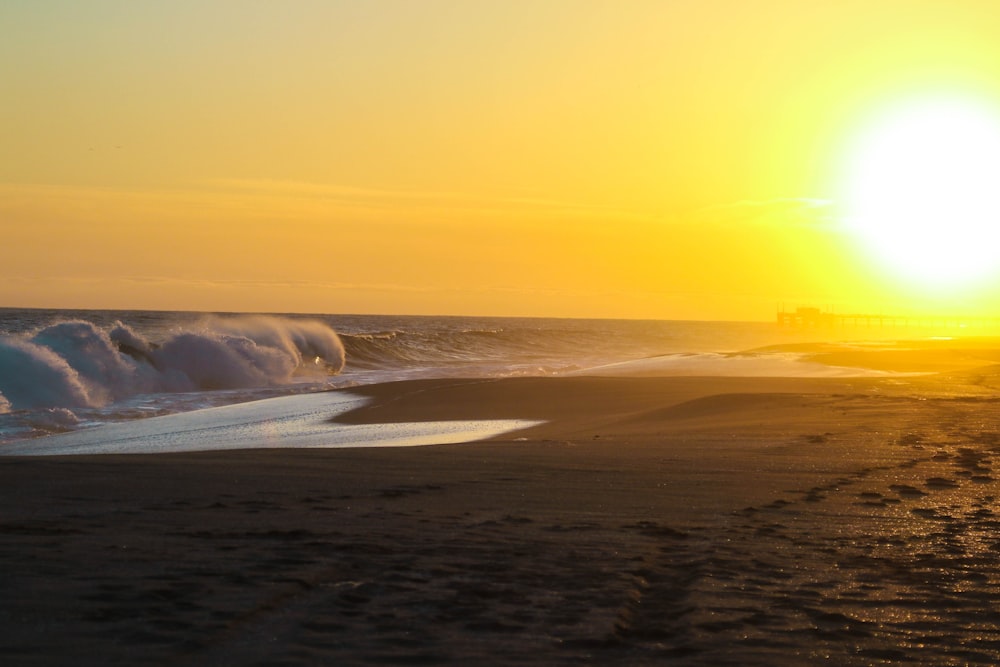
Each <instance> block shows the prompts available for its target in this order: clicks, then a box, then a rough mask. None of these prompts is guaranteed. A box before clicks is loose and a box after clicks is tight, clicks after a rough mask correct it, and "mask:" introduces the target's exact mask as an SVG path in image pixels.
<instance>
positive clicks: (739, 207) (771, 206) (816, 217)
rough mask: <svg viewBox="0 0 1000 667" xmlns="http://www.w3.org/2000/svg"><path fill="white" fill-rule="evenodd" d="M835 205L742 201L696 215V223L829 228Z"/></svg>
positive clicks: (813, 201)
mask: <svg viewBox="0 0 1000 667" xmlns="http://www.w3.org/2000/svg"><path fill="white" fill-rule="evenodd" d="M835 209H836V207H835V203H834V202H833V201H831V200H828V199H815V198H808V197H798V198H792V197H780V198H775V199H766V200H741V201H737V202H732V203H729V204H721V205H717V206H709V207H706V208H703V209H700V210H699V211H697V212H696V213H695V218H696V219H697V220H698V221H699V222H708V223H716V224H776V225H810V226H818V225H829V224H831V223H833V222H834V221H835V220H836V211H835Z"/></svg>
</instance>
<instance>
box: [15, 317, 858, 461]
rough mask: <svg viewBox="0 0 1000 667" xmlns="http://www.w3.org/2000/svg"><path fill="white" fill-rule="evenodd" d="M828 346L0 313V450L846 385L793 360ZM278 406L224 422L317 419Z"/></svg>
mask: <svg viewBox="0 0 1000 667" xmlns="http://www.w3.org/2000/svg"><path fill="white" fill-rule="evenodd" d="M828 337H830V332H829V331H822V332H817V331H807V330H794V329H789V328H782V327H778V326H777V325H776V324H774V323H771V322H691V321H640V320H583V319H537V318H488V317H416V316H375V315H299V314H266V315H265V314H209V313H191V312H147V311H69V310H35V309H0V445H4V444H9V443H13V442H15V441H24V440H28V439H32V438H39V437H41V436H48V435H52V434H58V433H63V432H79V431H81V430H82V429H89V428H92V427H95V426H102V425H108V424H119V423H123V422H133V421H135V420H138V419H144V418H152V417H158V416H165V415H172V414H178V413H189V412H193V411H204V410H206V409H210V408H218V407H220V406H226V405H233V404H241V403H248V402H252V401H261V400H264V399H273V398H276V397H283V396H293V395H304V394H315V393H317V392H322V391H326V390H330V389H341V390H344V389H349V388H350V387H352V386H358V385H362V384H372V383H378V382H388V381H393V380H404V379H414V378H444V377H467V378H498V377H511V376H542V375H565V374H586V373H595V374H609V373H610V374H614V373H641V374H651V373H652V374H661V375H698V374H704V375H814V374H824V373H825V374H829V373H831V372H841V373H842V372H844V371H843V369H840V370H839V371H838V370H837V369H834V370H833V371H831V369H829V368H828V367H823V366H821V365H819V364H810V363H809V362H808V361H807V360H806V359H804V358H803V355H802V354H801V353H800V352H790V351H789V350H788V349H787V345H788V344H789V343H795V342H801V341H804V340H819V339H823V338H828ZM775 345H777V346H779V347H767V346H775ZM780 346H785V347H780ZM348 395H349V393H348ZM317 400H320V401H321V402H322V400H323V399H317ZM328 402H331V403H337V405H339V406H340V408H344V405H343V401H338V400H332V401H328ZM348 402H349V401H348ZM281 405H283V406H284V407H285V408H286V409H287V410H289V411H290V414H289V415H288V418H287V419H285V420H284V421H283V422H282V421H281V420H278V421H275V419H277V417H276V416H275V415H271V412H269V410H270V408H265V407H264V406H262V405H261V404H255V405H253V406H250V407H248V408H244V409H243V411H242V412H238V411H237V412H234V413H232V414H231V415H228V416H227V415H223V416H222V417H221V418H223V419H227V418H230V417H232V416H236V415H237V414H238V415H239V416H238V418H239V419H246V420H250V419H251V411H255V412H253V414H256V415H258V416H260V415H271V416H272V417H273V419H271V421H268V420H267V419H266V418H264V417H261V418H260V419H256V420H255V421H254V423H257V424H258V425H259V427H260V428H265V429H266V428H267V424H270V425H271V426H273V424H275V423H284V424H285V427H286V430H287V431H288V432H289V433H290V432H291V429H292V424H293V423H294V424H297V426H295V428H303V426H302V424H304V423H305V422H304V421H303V420H309V423H310V424H312V423H316V420H315V419H314V416H313V411H312V405H311V404H309V403H302V402H300V403H299V404H298V406H296V405H295V404H294V402H288V401H285V402H284V403H282V404H281ZM323 410H324V411H325V412H324V414H328V415H329V416H332V415H333V414H335V413H336V411H337V409H335V407H334V406H332V405H331V406H327V407H326V408H324V409H323ZM296 415H298V416H296ZM216 416H218V415H217V413H209V415H207V416H205V417H204V419H208V420H209V423H215V422H212V421H211V420H212V419H215V418H216ZM296 420H298V421H296ZM323 421H324V423H328V419H326V420H323ZM160 423H161V422H152V426H145V427H143V428H146V429H148V428H153V427H156V426H157V425H158V424H160ZM171 423H172V424H174V426H172V427H171V428H175V429H180V430H183V428H182V425H181V424H180V423H179V422H177V421H174V422H171ZM131 428H135V427H134V426H133V427H131ZM255 428H256V427H255ZM325 428H329V427H325ZM387 428H388V427H387ZM440 428H443V427H440ZM502 428H503V425H501V424H493V425H492V426H491V428H490V429H487V430H486V435H489V434H491V433H493V432H495V431H496V430H497V429H500V430H502ZM445 430H446V429H445ZM453 430H455V431H456V432H457V433H460V435H456V436H455V437H468V435H469V434H468V433H467V432H465V431H462V428H456V429H453ZM102 433H103V432H102ZM216 433H218V431H216ZM247 433H249V431H247ZM256 433H257V435H258V436H259V435H260V431H257V432H256ZM343 433H346V431H344V432H342V434H343ZM204 435H205V434H202V436H204ZM230 435H232V433H230ZM326 435H327V438H328V439H329V433H327V434H326ZM354 435H358V434H354ZM382 436H386V432H385V430H383V433H382ZM102 437H106V436H102ZM255 437H256V436H255ZM309 437H310V438H311V437H313V436H312V435H310V436H309ZM345 437H348V439H350V437H349V436H345ZM372 437H374V436H372ZM380 437H381V436H380ZM202 439H204V438H202ZM356 439H357V438H355V440H356ZM388 439H392V438H388ZM307 440H308V438H307V439H304V440H302V442H303V443H306V442H307ZM397 440H398V439H397ZM260 441H262V440H261V438H259V437H257V440H255V442H260ZM263 441H267V439H266V438H265V439H264V440H263ZM247 442H249V439H248V440H247ZM308 442H313V441H312V440H308ZM345 442H346V441H345ZM404 444H405V443H404ZM26 446H27V445H21V446H19V447H17V451H24V450H25V447H26ZM173 446H174V447H175V448H176V447H179V446H180V445H178V444H177V443H176V442H175V443H174V445H173ZM234 446H238V443H236V444H235V445H234ZM260 446H263V445H260ZM302 446H311V445H309V444H303V445H302ZM167 449H169V448H167ZM6 451H14V450H12V449H10V448H9V447H8V448H7V450H6ZM121 451H126V450H121ZM129 451H130V450H129Z"/></svg>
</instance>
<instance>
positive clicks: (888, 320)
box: [777, 308, 1000, 329]
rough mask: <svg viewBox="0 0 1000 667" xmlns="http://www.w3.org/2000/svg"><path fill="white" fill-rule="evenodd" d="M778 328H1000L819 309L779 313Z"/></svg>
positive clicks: (978, 320)
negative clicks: (831, 311)
mask: <svg viewBox="0 0 1000 667" xmlns="http://www.w3.org/2000/svg"><path fill="white" fill-rule="evenodd" d="M777 322H778V326H781V327H798V328H806V329H811V328H819V327H843V326H855V327H858V326H867V327H883V328H884V327H898V328H900V329H970V328H975V329H1000V318H997V317H960V316H955V315H951V316H944V315H941V316H939V315H924V316H917V315H883V314H881V313H879V314H877V315H876V314H871V313H846V314H842V313H830V312H825V311H822V310H820V309H819V308H796V309H795V310H794V311H786V310H784V308H781V309H779V310H778V314H777Z"/></svg>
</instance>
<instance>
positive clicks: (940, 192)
mask: <svg viewBox="0 0 1000 667" xmlns="http://www.w3.org/2000/svg"><path fill="white" fill-rule="evenodd" d="M844 203H845V204H846V222H847V224H848V225H849V227H850V228H851V230H852V231H853V232H855V234H856V235H857V236H858V237H859V238H860V239H861V241H862V242H863V244H864V246H865V247H866V249H867V250H869V251H870V252H871V253H872V254H873V255H874V256H875V257H876V259H877V261H879V262H880V263H883V264H885V265H886V266H887V267H888V268H890V269H891V270H893V271H894V272H895V273H898V274H900V275H901V276H903V277H905V278H908V279H912V280H915V281H917V282H919V283H921V284H924V285H926V286H932V287H938V288H941V287H956V286H966V285H970V284H972V283H974V282H975V281H981V280H982V279H984V278H985V277H987V276H988V275H989V274H991V273H994V272H996V271H997V268H998V264H1000V116H998V112H996V111H993V110H991V109H990V108H989V107H988V106H987V105H986V104H983V103H976V102H972V101H969V100H964V99H944V98H936V99H929V100H928V99H925V100H922V101H916V102H910V103H907V104H902V105H899V106H896V107H894V108H893V109H892V110H891V111H890V112H889V113H886V114H884V115H882V116H880V117H879V118H878V119H877V120H876V121H875V122H873V123H872V124H870V125H869V126H868V128H867V130H866V131H865V132H864V133H862V134H861V135H860V137H859V141H858V142H857V143H856V144H855V145H854V148H853V150H852V151H851V152H850V154H849V157H848V164H847V169H846V184H845V192H844Z"/></svg>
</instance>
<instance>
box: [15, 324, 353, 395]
mask: <svg viewBox="0 0 1000 667" xmlns="http://www.w3.org/2000/svg"><path fill="white" fill-rule="evenodd" d="M344 361H345V355H344V347H343V345H342V344H341V342H340V338H339V337H338V336H337V333H336V332H335V331H334V330H333V329H331V328H330V327H329V326H327V325H326V324H323V323H322V322H318V321H313V320H297V319H290V318H281V317H271V316H233V317H208V318H205V319H203V320H202V321H200V322H199V323H198V324H197V325H195V326H193V327H189V328H188V329H186V330H182V331H177V332H174V333H173V334H171V335H170V336H169V337H168V338H167V339H166V340H163V341H160V342H154V341H149V340H147V339H146V338H144V337H143V336H142V335H140V334H139V333H137V332H135V331H134V330H133V329H131V328H129V327H128V326H126V325H124V324H122V323H121V322H115V323H114V324H113V325H112V326H111V327H108V328H107V329H103V328H101V327H98V326H96V325H95V324H93V323H91V322H87V321H85V320H69V321H64V322H58V323H56V324H52V325H49V326H47V327H44V328H42V329H39V330H37V331H35V332H33V333H29V334H25V335H8V336H4V337H2V338H0V413H3V412H9V411H12V410H22V409H32V408H74V407H101V406H104V405H107V404H108V403H110V402H113V401H118V400H121V399H124V398H127V397H130V396H134V395H137V394H144V393H156V392H177V391H198V390H212V389H244V388H253V387H269V386H276V385H281V384H286V383H289V382H292V381H294V380H295V379H296V378H297V377H299V376H301V375H309V376H310V377H314V378H315V377H316V376H325V375H329V374H336V373H339V372H340V371H341V370H342V369H343V367H344Z"/></svg>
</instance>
